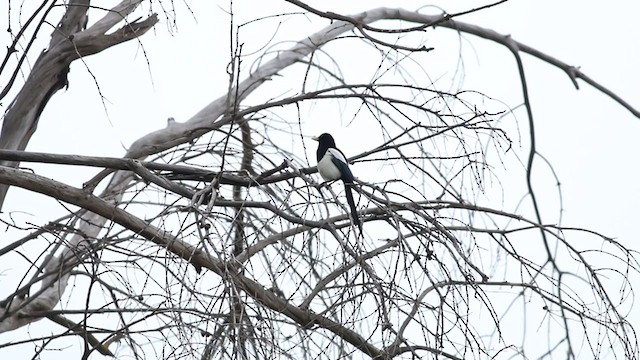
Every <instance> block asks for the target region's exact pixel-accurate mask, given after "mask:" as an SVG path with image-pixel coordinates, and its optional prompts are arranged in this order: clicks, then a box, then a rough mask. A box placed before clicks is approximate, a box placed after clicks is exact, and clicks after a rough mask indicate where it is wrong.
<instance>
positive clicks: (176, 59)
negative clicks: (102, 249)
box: [0, 0, 640, 359]
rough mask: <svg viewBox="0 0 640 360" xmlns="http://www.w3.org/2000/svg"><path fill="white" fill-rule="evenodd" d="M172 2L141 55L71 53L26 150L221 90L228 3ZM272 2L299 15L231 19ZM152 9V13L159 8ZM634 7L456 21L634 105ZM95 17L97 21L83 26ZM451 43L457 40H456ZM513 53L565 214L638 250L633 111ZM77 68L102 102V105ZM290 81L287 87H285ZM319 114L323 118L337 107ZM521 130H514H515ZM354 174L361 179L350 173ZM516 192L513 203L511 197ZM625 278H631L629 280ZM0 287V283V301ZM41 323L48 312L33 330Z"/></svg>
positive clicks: (481, 55)
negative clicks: (172, 16) (74, 57)
mask: <svg viewBox="0 0 640 360" xmlns="http://www.w3.org/2000/svg"><path fill="white" fill-rule="evenodd" d="M27 3H28V2H27ZM266 3H268V4H269V5H268V7H267V8H261V7H260V6H259V5H258V4H266ZM308 3H309V4H310V5H312V6H314V7H317V8H319V9H321V10H330V11H334V12H338V13H342V14H352V13H355V12H359V11H362V10H365V9H368V8H375V7H377V6H389V7H403V8H406V9H410V10H411V9H416V8H418V7H420V6H423V5H424V4H426V2H420V1H408V0H407V1H367V2H364V1H363V2H356V1H353V2H345V1H309V2H308ZM434 3H435V4H436V5H438V6H440V7H442V8H443V9H446V10H447V11H448V12H450V13H452V12H456V11H460V10H466V9H468V8H470V7H477V6H480V5H481V4H483V3H481V2H477V1H456V2H451V1H438V2H434ZM203 4H204V5H203ZM101 5H102V4H101ZM175 6H176V9H177V10H176V11H177V14H178V16H177V19H176V24H177V25H176V26H174V25H171V24H168V23H167V19H165V18H163V16H162V15H161V22H160V23H159V24H158V25H156V28H155V30H152V31H151V32H149V33H147V34H146V35H144V36H143V37H142V39H141V41H142V44H143V46H144V52H146V55H147V57H148V59H149V65H148V64H147V61H146V59H145V56H144V55H143V52H142V49H141V48H140V46H139V44H136V43H135V42H130V43H127V44H122V45H118V46H116V47H114V48H112V49H109V50H107V51H105V52H103V53H101V54H98V55H96V56H92V57H89V58H87V59H86V66H85V65H84V64H82V63H80V62H75V63H74V65H73V66H72V67H71V73H70V74H69V82H70V87H69V89H68V90H67V91H61V92H59V93H57V94H56V95H55V96H54V97H53V99H52V100H51V102H50V103H49V105H48V106H47V108H46V109H45V111H44V113H43V115H42V118H41V120H40V124H39V127H38V131H37V132H36V134H35V135H34V136H33V138H32V140H31V142H30V144H29V146H28V148H27V150H29V151H42V152H52V153H63V154H66V153H68V154H71V153H75V154H83V155H95V156H114V157H119V156H122V155H123V154H124V148H125V147H127V146H128V145H129V144H131V143H132V141H134V140H136V139H137V138H139V137H140V136H142V135H144V134H146V133H148V132H150V131H153V130H155V129H158V128H162V127H164V126H166V119H167V118H168V117H170V116H172V117H175V119H176V120H177V121H184V120H186V119H188V118H189V117H190V116H192V115H193V114H195V113H196V112H197V111H199V110H200V109H201V108H202V107H204V106H205V105H206V104H208V103H209V102H211V101H212V100H214V99H215V98H217V97H219V96H221V95H222V94H224V92H225V91H226V88H227V76H226V72H225V70H226V64H227V62H228V61H229V43H228V39H229V36H228V34H229V25H228V19H229V18H228V15H227V14H226V13H225V12H224V11H223V10H222V9H227V8H228V2H224V1H216V2H208V1H205V2H192V3H190V5H189V6H190V7H191V9H192V10H193V12H194V14H193V15H191V14H190V13H189V12H188V11H187V10H186V8H185V6H184V4H183V3H182V2H180V1H176V4H175ZM454 6H455V7H454ZM279 9H282V10H281V11H283V12H287V11H297V9H295V8H294V7H293V6H291V5H288V4H286V3H284V2H281V1H272V2H264V3H263V2H256V1H236V2H234V11H235V14H236V18H235V22H236V23H237V24H239V23H242V22H244V21H247V20H250V19H253V18H255V17H258V16H261V15H266V14H273V13H277V12H278V11H280V10H279ZM154 10H155V11H158V12H160V11H161V9H160V8H159V7H157V6H156V8H155V9H154ZM639 11H640V4H638V3H636V2H633V1H609V2H607V6H604V5H603V3H602V2H596V1H579V0H574V1H550V0H545V1H535V0H512V1H509V2H507V3H506V4H502V5H500V6H498V7H495V8H492V9H489V10H485V11H482V12H480V13H476V14H472V15H469V16H464V17H462V18H460V19H459V20H460V21H464V22H467V23H473V24H477V25H480V26H484V27H487V28H491V29H494V30H495V31H497V32H499V33H502V34H511V36H512V37H513V38H514V39H516V40H518V41H520V42H522V43H525V44H527V45H529V46H532V47H534V48H536V49H538V50H540V51H542V52H545V53H547V54H549V55H551V56H554V57H556V58H557V59H559V60H562V61H564V62H566V63H569V64H571V65H575V66H580V67H581V69H582V71H584V72H585V73H586V74H587V75H588V76H590V77H591V78H593V79H594V80H596V81H598V82H600V83H601V84H602V85H604V86H606V87H608V88H609V89H611V90H613V91H615V92H616V93H617V94H619V95H620V96H622V98H623V99H625V100H626V101H628V102H630V103H631V104H632V105H634V106H635V107H636V108H640V89H639V88H638V83H639V82H640V67H639V66H638V64H639V60H640V42H639V41H638V39H637V36H638V30H639V29H638V25H637V14H638V13H639ZM4 13H6V4H4V2H3V4H0V14H4ZM90 14H91V13H90ZM90 16H91V15H90ZM94 16H95V15H94ZM308 19H311V20H312V21H306V22H305V21H302V20H303V19H298V20H295V21H294V20H290V21H287V22H285V23H284V24H282V25H281V28H280V29H279V30H278V32H277V34H276V35H277V36H276V39H277V40H278V41H297V40H300V39H302V38H303V37H304V36H306V35H308V34H310V33H311V32H313V31H316V30H318V29H320V28H321V27H324V26H326V25H327V22H326V21H322V20H318V19H316V18H315V17H313V16H309V18H308ZM93 20H95V18H93V19H90V22H92V21H93ZM3 22H6V17H4V16H3V17H2V18H0V29H6V26H5V25H4V24H3ZM265 24H268V25H265ZM276 24H277V23H276V22H271V23H269V22H265V23H260V24H259V25H256V26H254V27H247V29H246V30H243V33H242V39H243V42H244V43H245V45H244V46H245V52H251V51H259V50H260V49H261V48H262V46H264V45H265V44H266V43H267V42H268V41H269V39H270V38H271V36H272V35H273V34H274V32H275V31H276ZM262 26H264V27H262ZM49 33H50V32H49V31H45V32H43V34H49ZM451 39H457V36H453V37H451ZM464 39H465V40H466V43H465V42H463V45H462V47H463V49H464V53H465V54H467V55H470V56H466V57H465V78H464V80H465V82H464V85H463V88H473V89H476V90H480V91H483V92H484V93H486V94H487V95H489V96H491V97H493V98H496V99H499V100H502V101H504V102H506V103H508V104H509V105H511V106H516V105H518V104H519V103H520V102H521V95H520V85H519V80H518V78H517V73H516V67H515V63H514V60H513V56H511V54H510V53H509V52H508V51H506V49H504V48H502V47H500V46H499V45H497V44H494V43H490V42H488V41H484V40H480V39H477V38H475V37H473V36H470V35H466V36H464ZM40 40H42V41H48V39H47V38H45V37H44V36H40ZM7 42H8V37H7V33H6V32H3V33H2V34H1V37H0V44H7ZM443 46H444V45H443ZM456 46H457V44H456ZM285 47H288V45H287V46H285ZM474 51H475V54H474ZM523 58H524V61H525V67H526V71H527V79H528V81H529V91H530V95H531V102H532V105H533V113H534V118H535V120H536V126H537V130H536V134H537V148H538V150H539V151H540V152H541V153H542V154H543V155H545V156H546V157H547V158H548V159H549V160H550V162H551V163H552V164H553V166H554V169H555V171H556V173H557V175H558V176H559V178H560V181H561V183H562V197H563V202H564V213H563V224H564V225H566V226H576V227H586V228H589V229H592V230H595V231H598V232H601V233H603V234H606V235H608V236H611V237H614V238H617V239H618V240H619V241H621V242H622V243H623V244H625V245H626V246H628V247H630V248H635V249H636V250H640V245H639V242H638V236H637V235H636V232H637V229H636V224H637V223H638V213H639V212H638V210H637V204H638V202H639V201H640V189H639V188H638V175H639V174H640V171H639V170H638V164H637V158H638V156H639V155H640V149H639V146H638V140H637V138H638V135H640V119H637V118H634V117H633V116H632V114H630V113H629V112H628V111H627V110H625V109H624V108H622V107H621V106H619V105H618V104H616V103H615V102H614V101H613V100H611V99H609V98H607V97H605V96H604V95H602V94H600V93H598V92H597V91H595V90H594V89H592V88H591V87H590V86H588V85H587V84H584V83H582V82H579V83H580V85H581V89H580V90H579V91H576V90H575V89H574V88H573V85H572V83H571V81H570V80H569V78H568V77H567V76H566V75H565V74H564V73H563V72H562V71H560V70H559V69H556V68H553V67H551V66H550V65H548V64H546V63H542V62H540V61H538V60H535V59H532V58H531V57H528V56H526V55H523ZM443 61H447V60H443ZM354 62H357V59H354ZM87 67H88V69H89V70H90V71H91V72H92V74H93V76H95V78H96V79H97V81H98V83H99V86H100V91H101V92H102V94H103V95H104V97H105V98H106V109H107V112H105V109H104V107H103V104H102V102H101V100H100V97H99V95H98V90H97V88H96V86H95V85H94V82H93V81H94V80H93V78H92V75H91V74H89V72H88V71H87ZM434 71H436V72H437V71H438V70H437V69H436V70H434ZM297 88H298V87H297V86H296V85H293V86H292V87H291V89H297ZM7 104H8V101H6V99H5V101H4V102H3V104H2V107H1V108H0V111H5V109H6V106H7ZM326 111H327V113H328V114H333V113H334V111H335V109H326ZM320 113H321V114H325V113H324V112H320ZM518 118H519V120H520V121H522V122H523V124H524V121H525V120H526V119H525V117H524V114H523V113H522V112H520V113H518ZM326 121H327V122H323V123H322V124H321V125H319V124H317V123H313V121H309V122H307V124H306V127H305V128H304V130H305V131H306V132H307V133H308V134H316V133H318V132H320V131H325V130H329V131H332V132H334V133H336V132H338V133H340V134H341V135H342V136H343V138H341V136H340V135H339V136H336V137H337V141H338V144H339V145H340V147H341V148H342V150H343V151H344V152H345V153H347V154H356V153H359V152H360V151H362V150H364V149H365V148H367V145H366V144H364V143H359V142H355V141H347V140H348V139H350V136H351V135H352V134H353V133H351V132H350V131H356V130H354V129H349V128H348V127H346V128H340V126H346V124H345V123H341V122H340V121H339V119H330V120H326ZM329 121H332V122H329ZM318 122H320V121H318ZM336 128H338V129H336ZM357 131H358V132H361V131H362V129H357ZM521 135H522V136H523V137H526V136H527V134H526V131H523V133H522V134H521ZM536 164H537V166H540V168H538V172H537V174H538V175H537V176H538V177H536V183H535V184H536V190H537V191H538V196H539V197H540V198H541V199H540V200H541V203H542V204H543V209H545V212H546V213H547V214H549V215H552V216H550V217H549V218H545V221H548V222H554V221H556V220H557V218H556V217H555V216H556V215H557V213H558V212H557V208H556V207H557V203H558V197H557V190H556V188H555V183H554V181H553V179H552V178H550V177H549V176H548V171H546V170H544V166H543V163H542V162H541V161H539V160H538V162H537V163H536ZM28 167H31V168H33V169H36V171H37V172H38V173H44V174H47V176H50V177H52V178H55V179H56V180H59V181H63V182H66V183H68V184H70V185H74V186H81V184H82V183H83V182H85V181H87V180H88V179H89V178H90V177H91V176H92V175H93V174H95V172H96V171H95V170H94V169H82V168H77V167H74V168H63V167H59V166H45V165H35V164H29V165H28ZM355 169H357V166H356V167H355ZM354 171H355V170H354ZM357 175H358V176H359V177H361V178H365V177H366V174H362V173H360V174H357ZM517 195H518V196H517V198H516V200H517V199H519V196H520V195H521V194H517ZM554 209H555V210H554ZM4 211H23V212H25V213H24V214H20V215H17V216H18V218H21V219H22V220H23V221H31V222H33V223H41V222H43V221H46V220H49V219H53V218H55V217H57V216H56V215H55V214H63V213H64V210H63V209H62V208H61V207H60V206H59V205H58V204H56V203H55V202H53V201H50V200H45V199H44V198H43V197H40V196H37V195H33V194H30V193H27V192H25V191H22V190H19V189H16V188H12V189H11V190H10V191H9V195H8V197H7V201H6V204H5V208H4ZM15 238H16V237H15V235H13V236H9V238H7V239H4V242H5V243H9V242H10V241H13V240H15ZM9 269H11V266H10V264H9V265H7V264H2V265H0V274H2V273H4V272H5V271H7V270H9ZM636 279H637V278H636ZM0 281H1V282H2V283H5V284H6V282H7V281H11V280H10V279H3V278H1V277H0ZM636 284H637V286H640V283H639V282H636ZM0 288H4V285H2V286H0ZM3 295H4V294H3V293H0V297H2V296H3ZM632 319H636V321H635V323H636V324H640V311H639V310H637V308H636V309H634V310H632ZM45 324H46V320H45V321H41V322H39V323H36V324H35V325H32V326H33V327H36V326H38V327H39V326H44V325H45ZM636 330H638V329H636ZM24 331H26V330H25V329H21V330H19V331H16V332H13V333H8V334H0V341H2V342H5V341H6V340H7V338H11V337H12V336H16V335H17V334H18V333H20V337H23V336H24ZM8 351H12V350H8ZM2 353H3V351H0V355H4V354H2ZM5 353H6V355H12V356H13V355H15V354H8V353H7V351H5ZM62 354H64V352H61V354H60V355H61V356H64V355H62ZM16 356H17V355H16ZM55 356H56V355H55V354H54V353H47V355H46V358H50V359H54V358H56V357H55ZM8 358H11V357H8ZM16 358H19V357H16ZM60 358H62V357H60Z"/></svg>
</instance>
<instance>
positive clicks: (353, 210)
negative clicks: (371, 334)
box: [344, 182, 362, 234]
mask: <svg viewBox="0 0 640 360" xmlns="http://www.w3.org/2000/svg"><path fill="white" fill-rule="evenodd" d="M352 186H353V183H348V182H345V183H344V192H345V193H346V195H347V202H348V203H349V207H350V208H351V219H352V220H353V223H354V224H356V226H358V229H360V234H362V222H361V221H360V218H359V217H358V209H356V203H355V201H353V193H352V190H351V187H352Z"/></svg>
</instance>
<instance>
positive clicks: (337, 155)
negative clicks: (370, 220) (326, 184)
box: [313, 133, 362, 234]
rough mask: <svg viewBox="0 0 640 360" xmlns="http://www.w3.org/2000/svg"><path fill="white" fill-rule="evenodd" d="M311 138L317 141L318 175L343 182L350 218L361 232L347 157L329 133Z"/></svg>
mask: <svg viewBox="0 0 640 360" xmlns="http://www.w3.org/2000/svg"><path fill="white" fill-rule="evenodd" d="M313 140H316V141H317V142H318V151H317V152H316V158H317V160H318V172H319V173H320V176H322V178H323V179H324V180H325V181H329V180H338V179H339V180H342V182H343V183H344V192H345V194H346V195H347V202H348V203H349V207H350V208H351V218H352V219H353V223H354V224H355V225H357V226H358V229H360V233H361V234H362V223H361V222H360V219H359V218H358V210H357V209H356V204H355V202H354V201H353V193H352V192H351V187H352V186H353V184H354V180H355V179H354V177H353V173H352V172H351V169H349V164H348V163H347V158H346V157H345V156H344V154H343V153H342V151H340V150H339V149H338V148H337V147H336V142H335V141H334V140H333V136H331V135H330V134H327V133H324V134H322V135H320V136H318V137H313Z"/></svg>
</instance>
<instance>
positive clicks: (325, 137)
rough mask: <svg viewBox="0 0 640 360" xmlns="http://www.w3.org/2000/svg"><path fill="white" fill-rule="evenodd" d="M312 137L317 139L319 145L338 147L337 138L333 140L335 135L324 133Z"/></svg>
mask: <svg viewBox="0 0 640 360" xmlns="http://www.w3.org/2000/svg"><path fill="white" fill-rule="evenodd" d="M312 139H313V140H315V141H317V142H318V143H319V146H324V147H326V148H335V147H336V142H335V140H333V136H331V134H328V133H324V134H322V135H320V136H314V137H313V138H312Z"/></svg>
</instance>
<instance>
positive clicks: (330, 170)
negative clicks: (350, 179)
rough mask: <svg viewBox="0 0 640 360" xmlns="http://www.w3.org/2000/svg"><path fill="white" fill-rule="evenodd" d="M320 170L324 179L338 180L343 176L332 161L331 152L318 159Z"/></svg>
mask: <svg viewBox="0 0 640 360" xmlns="http://www.w3.org/2000/svg"><path fill="white" fill-rule="evenodd" d="M318 172H319V173H320V176H322V178H323V179H324V180H338V179H340V178H341V177H342V174H341V173H340V169H338V167H337V166H336V165H335V164H334V163H333V161H331V154H329V152H327V153H326V154H325V155H324V156H323V157H322V159H321V160H320V161H318Z"/></svg>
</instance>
